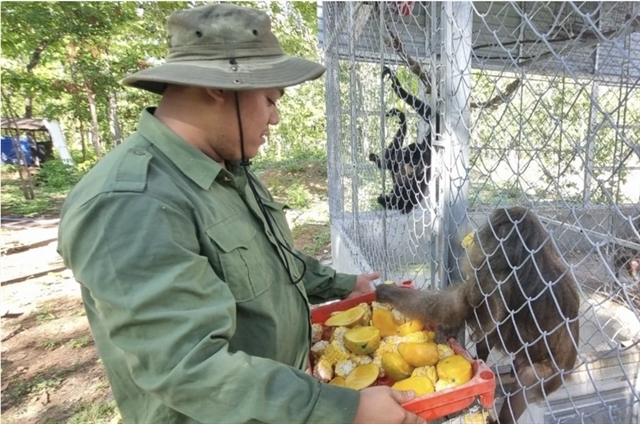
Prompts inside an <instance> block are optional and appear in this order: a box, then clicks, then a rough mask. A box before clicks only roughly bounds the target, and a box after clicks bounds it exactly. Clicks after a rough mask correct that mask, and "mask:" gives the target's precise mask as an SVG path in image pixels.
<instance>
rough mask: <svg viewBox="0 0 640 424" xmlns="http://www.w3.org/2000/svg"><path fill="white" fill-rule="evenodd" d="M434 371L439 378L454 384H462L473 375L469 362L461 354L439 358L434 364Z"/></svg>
mask: <svg viewBox="0 0 640 424" xmlns="http://www.w3.org/2000/svg"><path fill="white" fill-rule="evenodd" d="M436 371H437V372H438V379H439V380H442V381H444V382H446V383H449V384H453V385H454V386H459V385H461V384H464V383H466V382H467V381H469V380H471V377H473V367H472V366H471V362H469V361H467V359H466V358H465V357H464V356H462V355H451V356H447V357H446V358H444V359H441V360H440V361H438V363H437V364H436Z"/></svg>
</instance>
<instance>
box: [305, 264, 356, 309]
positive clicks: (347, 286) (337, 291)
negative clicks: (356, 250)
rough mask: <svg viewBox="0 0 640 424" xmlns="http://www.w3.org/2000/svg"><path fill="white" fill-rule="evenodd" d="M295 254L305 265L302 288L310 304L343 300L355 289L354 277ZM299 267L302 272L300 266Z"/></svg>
mask: <svg viewBox="0 0 640 424" xmlns="http://www.w3.org/2000/svg"><path fill="white" fill-rule="evenodd" d="M296 254H297V255H299V256H300V258H301V259H302V260H303V261H304V263H305V265H306V270H305V274H304V287H305V290H306V291H307V297H308V298H309V302H310V303H312V304H318V303H322V302H327V301H329V300H334V299H344V298H345V297H347V296H349V295H350V294H351V292H352V291H353V289H354V288H355V286H356V278H357V276H356V275H351V274H343V273H340V272H337V271H336V270H334V269H333V268H331V267H329V266H326V265H322V263H321V262H320V261H319V260H317V259H316V258H314V257H312V256H309V255H307V254H305V253H302V252H300V251H296ZM299 267H300V270H301V272H302V265H299Z"/></svg>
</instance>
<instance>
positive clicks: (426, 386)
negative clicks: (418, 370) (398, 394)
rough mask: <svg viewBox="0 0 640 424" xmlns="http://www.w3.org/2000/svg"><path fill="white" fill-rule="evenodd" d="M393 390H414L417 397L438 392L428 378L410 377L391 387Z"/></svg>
mask: <svg viewBox="0 0 640 424" xmlns="http://www.w3.org/2000/svg"><path fill="white" fill-rule="evenodd" d="M391 388H392V389H396V390H413V391H414V392H415V394H416V397H418V396H424V395H428V394H429V393H433V392H435V391H436V389H435V387H434V386H433V383H432V382H431V380H429V378H427V377H409V378H406V379H404V380H402V381H398V382H397V383H395V384H394V385H393V386H391Z"/></svg>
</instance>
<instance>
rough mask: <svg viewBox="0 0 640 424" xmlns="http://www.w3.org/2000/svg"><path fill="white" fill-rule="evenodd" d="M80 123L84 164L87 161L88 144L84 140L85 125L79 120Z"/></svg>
mask: <svg viewBox="0 0 640 424" xmlns="http://www.w3.org/2000/svg"><path fill="white" fill-rule="evenodd" d="M78 122H79V123H80V145H81V146H82V162H86V161H87V143H86V141H85V139H84V125H83V124H82V119H80V118H78Z"/></svg>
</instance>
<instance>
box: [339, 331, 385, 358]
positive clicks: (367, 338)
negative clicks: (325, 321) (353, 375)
mask: <svg viewBox="0 0 640 424" xmlns="http://www.w3.org/2000/svg"><path fill="white" fill-rule="evenodd" d="M344 345H345V346H346V347H347V349H349V350H350V351H351V352H353V353H355V354H356V355H367V354H369V353H371V352H373V351H374V350H376V349H377V348H378V346H379V345H380V330H378V329H377V328H376V327H370V326H367V327H356V328H352V329H351V330H349V331H347V332H346V333H344Z"/></svg>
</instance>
